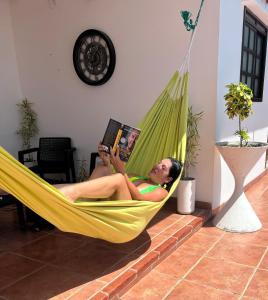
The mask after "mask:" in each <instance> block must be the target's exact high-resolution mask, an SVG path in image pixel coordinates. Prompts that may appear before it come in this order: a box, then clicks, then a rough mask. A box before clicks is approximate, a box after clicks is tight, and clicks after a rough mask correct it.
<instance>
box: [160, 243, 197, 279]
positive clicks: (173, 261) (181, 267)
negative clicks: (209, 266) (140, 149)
mask: <svg viewBox="0 0 268 300" xmlns="http://www.w3.org/2000/svg"><path fill="white" fill-rule="evenodd" d="M201 256H202V253H201V251H199V250H198V251H193V249H191V248H190V247H187V246H186V247H183V248H182V247H179V248H178V249H176V250H175V251H174V252H173V253H172V254H170V255H169V256H168V257H167V258H166V259H165V260H164V261H162V262H161V263H160V264H159V265H158V266H157V267H156V268H155V270H157V271H158V272H160V273H163V274H169V275H171V276H174V277H175V278H177V279H178V278H179V277H182V276H183V275H184V274H186V272H187V271H188V270H189V269H190V268H191V267H192V266H193V265H194V264H195V263H196V262H197V261H198V260H199V259H200V257H201Z"/></svg>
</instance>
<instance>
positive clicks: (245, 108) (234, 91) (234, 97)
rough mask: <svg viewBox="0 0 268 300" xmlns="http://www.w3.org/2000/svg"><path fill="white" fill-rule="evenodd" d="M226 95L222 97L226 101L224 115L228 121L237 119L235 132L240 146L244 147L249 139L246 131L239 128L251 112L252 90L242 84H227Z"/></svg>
mask: <svg viewBox="0 0 268 300" xmlns="http://www.w3.org/2000/svg"><path fill="white" fill-rule="evenodd" d="M226 87H227V88H228V93H227V94H225V95H224V99H225V101H226V103H225V107H226V110H225V112H226V114H227V115H228V117H229V119H233V118H234V117H238V119H239V130H237V131H236V132H235V134H236V135H238V136H239V137H240V146H241V147H242V146H245V145H246V144H247V141H248V139H249V135H248V132H247V130H244V129H242V128H241V122H242V121H243V120H245V119H246V118H248V117H249V115H250V114H252V113H253V111H252V98H253V93H252V90H251V89H250V88H249V87H248V86H247V85H246V84H244V83H242V82H240V83H238V84H234V83H231V84H228V85H226Z"/></svg>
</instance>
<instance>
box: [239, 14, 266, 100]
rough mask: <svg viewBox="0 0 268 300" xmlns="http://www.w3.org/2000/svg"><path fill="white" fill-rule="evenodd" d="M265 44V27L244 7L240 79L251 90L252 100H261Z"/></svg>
mask: <svg viewBox="0 0 268 300" xmlns="http://www.w3.org/2000/svg"><path fill="white" fill-rule="evenodd" d="M266 44H267V27H266V26H265V25H264V24H263V23H262V22H261V21H260V20H259V19H258V18H257V17H255V16H254V15H253V14H252V13H251V12H250V11H249V10H248V8H245V14H244V24H243V41H242V53H241V54H242V55H241V70H240V81H241V82H244V83H246V84H247V85H248V86H249V87H250V88H251V89H252V90H253V94H254V99H253V101H262V96H263V82H264V74H265V64H266V63H265V60H266V50H265V48H266Z"/></svg>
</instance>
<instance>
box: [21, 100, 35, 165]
mask: <svg viewBox="0 0 268 300" xmlns="http://www.w3.org/2000/svg"><path fill="white" fill-rule="evenodd" d="M32 105H33V103H31V102H29V101H28V99H27V98H25V99H23V100H22V101H21V102H20V103H17V106H18V107H19V112H20V115H21V122H20V128H19V129H18V130H17V134H18V135H20V136H21V138H22V148H23V150H26V149H30V148H31V146H32V144H31V143H32V139H33V138H34V137H35V136H36V135H37V134H38V132H39V129H38V125H37V113H36V112H35V111H34V110H33V108H32ZM29 155H30V154H29ZM28 161H32V157H31V156H29V157H28Z"/></svg>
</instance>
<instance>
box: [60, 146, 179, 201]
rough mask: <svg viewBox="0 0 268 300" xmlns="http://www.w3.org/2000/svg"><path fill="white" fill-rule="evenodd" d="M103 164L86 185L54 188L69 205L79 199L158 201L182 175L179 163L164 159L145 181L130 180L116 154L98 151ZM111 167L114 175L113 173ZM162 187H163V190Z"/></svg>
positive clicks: (82, 183) (78, 184) (139, 179)
mask: <svg viewBox="0 0 268 300" xmlns="http://www.w3.org/2000/svg"><path fill="white" fill-rule="evenodd" d="M98 152H99V156H100V158H101V160H102V164H101V165H99V166H97V167H96V168H95V169H94V171H93V172H92V175H91V177H90V178H89V180H88V181H85V182H81V183H74V184H69V185H64V186H62V185H56V187H57V188H58V189H59V190H60V191H61V192H62V193H63V194H64V195H65V196H66V197H67V198H68V199H69V200H71V201H75V200H77V199H79V198H110V199H112V200H131V199H135V200H145V201H161V200H163V199H164V198H165V197H166V196H167V194H168V191H167V190H169V188H170V187H171V185H172V183H173V182H174V181H175V180H176V179H177V178H178V176H179V175H180V172H181V163H180V162H179V161H177V160H176V159H173V158H165V159H163V160H161V161H160V162H159V163H158V164H157V165H155V166H154V167H153V168H152V170H151V171H150V173H149V174H148V176H147V177H141V176H136V177H129V175H128V174H127V173H126V171H125V165H124V162H123V161H121V159H120V157H119V151H117V153H116V154H115V155H114V154H113V152H112V151H111V154H107V153H106V152H104V151H103V148H102V145H99V147H98ZM112 166H113V168H114V170H115V171H116V173H113V171H112ZM164 186H166V187H165V188H164Z"/></svg>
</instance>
